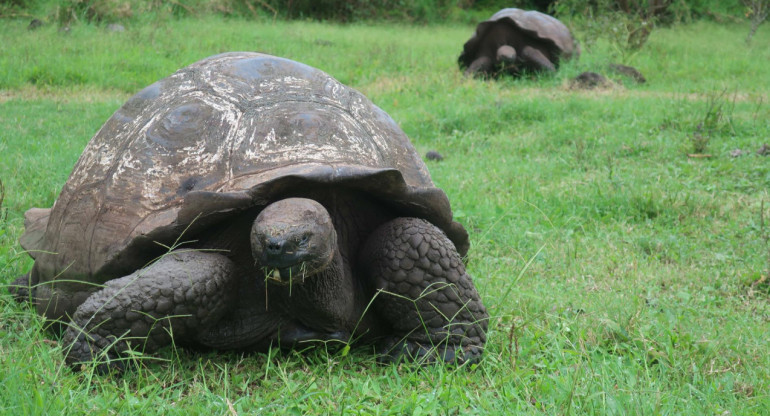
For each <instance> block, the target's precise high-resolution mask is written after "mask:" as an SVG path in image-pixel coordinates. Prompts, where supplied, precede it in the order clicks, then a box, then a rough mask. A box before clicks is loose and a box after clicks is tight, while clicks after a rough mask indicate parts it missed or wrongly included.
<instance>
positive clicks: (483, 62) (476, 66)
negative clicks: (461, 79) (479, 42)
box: [464, 55, 495, 77]
mask: <svg viewBox="0 0 770 416" xmlns="http://www.w3.org/2000/svg"><path fill="white" fill-rule="evenodd" d="M494 64H495V63H494V62H492V59H491V58H490V57H488V56H484V55H482V56H479V57H478V58H476V59H475V60H474V61H473V62H471V64H470V65H468V68H466V69H465V72H464V75H465V76H474V77H475V76H477V75H482V76H485V75H487V74H488V73H489V72H490V71H491V70H492V68H493V67H494Z"/></svg>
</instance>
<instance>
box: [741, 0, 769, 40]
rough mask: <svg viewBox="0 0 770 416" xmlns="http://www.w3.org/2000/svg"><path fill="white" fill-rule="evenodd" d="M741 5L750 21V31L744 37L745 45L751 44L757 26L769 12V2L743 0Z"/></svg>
mask: <svg viewBox="0 0 770 416" xmlns="http://www.w3.org/2000/svg"><path fill="white" fill-rule="evenodd" d="M743 4H744V6H746V15H747V16H748V17H749V19H751V30H749V34H748V36H746V43H751V39H752V38H753V37H754V34H755V33H757V29H759V25H761V24H762V23H763V22H764V21H765V19H767V14H768V12H770V0H743Z"/></svg>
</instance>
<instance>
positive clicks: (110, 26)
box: [107, 23, 126, 32]
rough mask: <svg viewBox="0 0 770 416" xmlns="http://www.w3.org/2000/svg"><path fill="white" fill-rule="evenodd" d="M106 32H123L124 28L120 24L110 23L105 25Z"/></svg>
mask: <svg viewBox="0 0 770 416" xmlns="http://www.w3.org/2000/svg"><path fill="white" fill-rule="evenodd" d="M107 31H108V32H125V31H126V27H125V26H123V25H121V24H120V23H110V24H108V25H107Z"/></svg>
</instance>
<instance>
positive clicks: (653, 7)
mask: <svg viewBox="0 0 770 416" xmlns="http://www.w3.org/2000/svg"><path fill="white" fill-rule="evenodd" d="M671 3H672V0H594V1H590V2H584V1H580V0H559V1H557V2H555V3H554V5H553V7H552V10H553V12H554V14H556V15H558V16H564V15H571V16H573V17H574V23H575V24H576V26H577V27H578V28H579V29H580V31H581V32H582V33H583V35H584V36H583V39H581V40H582V45H583V46H584V47H585V48H586V49H590V48H591V47H592V46H593V45H594V44H595V43H596V41H597V40H598V39H600V38H605V39H606V40H607V41H609V43H610V45H611V46H612V47H613V49H614V52H615V53H616V54H617V55H618V56H619V59H620V60H621V61H624V62H625V61H627V60H628V59H630V57H631V55H633V54H634V53H636V52H637V51H638V50H639V49H641V48H642V46H644V44H645V43H646V42H647V39H649V37H650V34H651V33H652V31H653V30H654V29H655V27H656V25H657V24H658V22H659V21H660V20H661V17H662V16H665V15H666V13H667V10H668V8H669V6H671Z"/></svg>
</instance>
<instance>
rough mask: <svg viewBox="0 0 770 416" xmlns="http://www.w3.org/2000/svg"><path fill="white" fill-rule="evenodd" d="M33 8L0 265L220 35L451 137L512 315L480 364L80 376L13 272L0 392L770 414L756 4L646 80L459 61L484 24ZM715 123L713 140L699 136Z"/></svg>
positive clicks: (367, 362) (476, 261)
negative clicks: (34, 217) (116, 122)
mask: <svg viewBox="0 0 770 416" xmlns="http://www.w3.org/2000/svg"><path fill="white" fill-rule="evenodd" d="M26 23H27V22H25V21H14V20H6V21H3V22H2V24H0V126H2V129H0V180H2V181H3V183H4V184H5V191H6V195H5V200H4V203H3V207H4V208H5V209H6V210H7V211H6V214H7V215H6V219H5V220H4V221H2V222H0V282H2V283H6V282H10V281H11V280H12V279H14V278H15V277H16V276H17V275H19V274H21V273H23V272H24V271H26V270H27V269H28V268H29V267H30V265H31V261H30V260H29V259H28V258H27V257H26V255H25V254H24V253H22V251H21V248H20V247H19V246H18V244H17V243H16V240H17V239H18V237H19V236H20V235H21V233H22V231H23V212H24V211H25V210H26V209H28V208H30V207H33V206H40V207H48V206H50V205H51V204H52V203H53V201H54V200H55V199H56V197H57V195H58V192H59V190H60V189H61V187H62V185H63V184H64V182H65V181H66V179H67V176H68V175H69V172H70V170H71V169H72V166H73V165H74V163H75V161H76V160H77V158H78V156H79V155H80V152H81V151H82V149H83V147H84V146H85V145H86V143H87V141H88V140H89V138H90V137H91V136H92V135H93V134H94V133H95V132H96V130H97V129H98V128H99V127H100V126H101V124H102V123H103V122H104V121H105V120H106V119H107V118H109V116H110V114H111V113H112V112H113V111H114V110H115V109H117V108H118V107H119V106H120V105H121V103H122V102H123V101H125V100H126V99H127V98H128V97H129V96H130V95H131V94H133V93H134V92H136V91H138V90H139V89H140V88H142V87H143V86H145V85H147V84H149V83H151V82H153V81H155V80H157V79H159V78H162V77H164V76H166V75H168V74H170V73H171V72H173V71H174V70H176V69H178V68H179V67H182V66H184V65H187V64H189V63H191V62H194V61H196V60H198V59H201V58H203V57H205V56H208V55H211V54H214V53H219V52H223V51H228V50H257V51H262V52H266V53H271V54H275V55H280V56H285V57H288V58H292V59H295V60H299V61H302V62H304V63H307V64H310V65H313V66H316V67H319V68H321V69H323V70H325V71H327V72H329V73H330V74H332V75H333V76H335V77H337V78H338V79H339V80H340V81H342V82H344V83H346V84H348V85H351V86H353V87H355V88H357V89H359V90H361V91H362V92H364V93H365V94H366V95H367V96H369V97H370V98H371V99H372V100H373V101H374V102H375V103H376V104H378V105H379V106H381V107H382V108H383V109H385V110H386V111H387V112H388V113H389V114H391V116H393V117H394V119H395V120H396V121H397V122H398V123H399V124H400V125H401V126H402V128H403V129H404V130H405V131H406V133H407V134H408V135H409V136H410V137H411V138H412V140H413V142H414V143H415V146H416V147H417V149H418V150H419V151H420V152H421V153H423V154H424V153H425V152H426V151H427V150H438V151H439V152H441V153H442V154H443V155H444V156H445V160H444V161H443V162H440V163H435V162H430V163H429V164H428V166H429V168H430V170H431V174H432V176H433V178H434V180H435V182H436V183H437V185H439V186H440V187H442V188H443V189H444V190H445V191H446V192H447V193H448V195H449V197H450V199H451V201H452V204H453V208H454V210H455V214H456V217H457V218H458V220H460V221H461V222H462V223H463V224H465V225H466V227H467V228H468V230H469V231H470V233H471V239H472V242H473V247H472V249H471V252H470V256H469V270H470V272H471V273H472V274H473V276H474V277H475V282H476V285H477V287H478V288H479V291H480V292H481V295H482V298H483V299H484V301H485V304H486V305H487V307H488V309H489V311H490V313H491V314H492V316H493V317H492V321H491V325H490V331H489V342H488V344H487V350H486V352H485V358H484V360H483V361H482V363H481V364H480V365H479V366H478V367H477V368H475V369H473V370H469V369H460V370H456V369H451V368H444V367H428V368H414V367H410V366H403V365H402V366H397V367H396V366H378V365H376V364H375V362H374V360H373V358H372V356H371V354H369V350H368V349H366V348H362V349H354V350H353V351H352V352H351V353H350V354H348V355H342V354H340V353H334V352H326V351H324V350H316V351H310V352H306V353H295V352H291V353H289V352H286V353H277V352H273V353H271V354H269V355H268V354H252V355H239V354H234V353H225V354H213V353H206V354H203V353H196V352H190V351H184V350H173V349H170V348H169V349H166V350H163V351H162V352H161V353H160V354H158V355H157V357H159V358H160V359H159V360H154V361H148V362H147V367H146V368H141V369H140V370H138V371H135V372H130V373H128V374H127V375H126V376H125V377H123V378H122V379H117V380H115V379H109V378H106V379H105V378H99V377H93V376H92V375H91V374H89V373H87V372H86V373H77V374H75V373H72V372H70V371H69V370H68V369H67V368H66V367H65V366H64V365H63V358H62V354H61V348H62V347H61V346H60V345H58V344H57V341H56V340H51V339H50V335H49V334H47V333H46V332H45V331H43V330H42V326H43V323H42V322H41V320H40V319H39V318H38V317H36V316H35V315H34V314H33V313H31V312H30V311H29V310H28V309H27V308H26V307H24V306H20V305H17V304H15V303H14V302H13V301H12V300H11V298H10V296H8V295H7V294H3V295H0V413H3V414H14V415H15V414H84V413H95V414H113V413H114V414H142V415H145V414H234V413H237V414H287V413H288V414H292V413H293V414H415V415H420V414H426V415H433V414H519V413H522V414H523V413H531V414H540V413H546V414H618V415H620V414H698V415H700V414H726V413H725V412H730V414H736V415H738V414H741V415H743V414H749V415H750V414H756V415H762V414H768V413H770V382H769V381H768V380H770V354H768V353H767V351H768V345H770V335H769V334H770V286H768V283H767V280H762V279H763V278H766V276H767V274H768V267H769V266H770V247H769V246H768V242H767V237H768V235H770V229H769V228H770V226H768V224H767V223H768V222H770V198H769V197H770V195H768V189H770V159H768V157H767V156H760V155H758V154H756V150H758V149H759V148H760V147H761V145H762V144H765V143H768V144H770V123H768V122H767V120H768V119H770V103H769V100H768V98H769V97H768V93H769V92H770V66H768V65H767V62H768V59H770V35H769V33H768V31H767V30H765V29H766V28H760V30H759V32H758V33H757V36H756V37H755V39H754V41H753V43H752V44H751V45H750V46H747V45H746V44H745V43H744V42H743V39H744V38H745V35H746V33H747V31H748V25H728V26H724V25H722V26H720V25H716V24H707V23H697V24H694V25H691V26H682V27H674V28H670V29H661V30H658V31H656V32H654V33H653V34H652V37H651V38H650V40H649V42H648V44H646V45H645V47H644V48H643V49H642V50H641V51H640V52H639V53H637V54H635V55H634V56H633V57H632V58H631V60H630V61H629V62H626V63H628V64H631V65H634V66H636V67H637V68H638V69H639V70H641V71H642V73H643V74H644V75H645V76H646V77H647V79H648V83H647V84H644V85H635V84H632V83H630V82H628V80H625V81H624V80H619V85H618V86H617V87H616V88H613V89H610V90H602V91H576V90H570V89H569V88H568V79H569V78H571V77H574V76H575V75H577V74H578V73H580V72H582V71H585V70H593V71H598V72H604V73H606V65H607V63H608V62H610V61H611V60H612V59H613V58H612V56H611V54H610V52H609V51H610V50H611V49H610V48H609V46H608V45H606V44H602V43H600V44H598V45H597V46H596V47H594V48H592V49H591V50H587V51H584V54H583V56H582V57H581V59H580V61H578V62H573V63H569V64H567V65H565V66H564V67H563V68H562V69H561V71H560V72H559V73H558V74H557V75H555V76H553V77H546V78H541V79H539V80H534V79H522V80H501V81H499V82H484V81H480V80H473V79H466V78H463V77H462V76H461V74H460V73H459V71H458V70H457V68H456V58H457V55H458V54H459V52H460V49H461V45H462V43H463V42H464V41H465V40H466V38H467V36H469V34H470V33H471V31H472V27H471V26H452V27H450V26H431V27H409V26H399V25H374V26H373V27H366V26H363V25H347V26H342V25H331V24H319V23H309V22H289V23H286V22H275V23H273V22H261V23H260V22H247V21H244V20H238V19H232V20H225V19H220V18H205V19H200V20H179V21H178V20H149V19H148V20H146V21H141V19H140V20H138V21H136V22H134V23H133V24H132V25H131V26H129V27H128V31H127V32H125V33H107V32H106V31H105V30H104V29H103V28H102V27H98V26H89V25H77V26H74V27H73V28H72V31H71V32H70V33H69V34H61V33H59V32H57V30H56V28H55V27H53V26H48V27H43V28H41V29H40V30H38V31H35V32H28V31H26V30H25V25H26ZM608 75H609V74H608ZM715 104H716V105H715ZM715 108H718V109H720V110H719V111H716V110H715ZM717 113H718V114H717ZM699 124H702V125H703V126H702V127H701V129H700V130H699V131H700V132H701V133H702V134H704V135H706V137H707V139H708V140H707V141H706V143H705V148H704V149H703V151H702V153H707V154H709V155H710V157H705V158H695V157H688V154H692V153H695V152H694V150H693V142H692V137H693V134H694V133H695V132H696V130H697V129H698V125H699ZM735 149H742V150H743V151H744V152H745V154H743V155H742V156H739V157H731V155H730V153H731V152H732V151H733V150H735ZM762 207H764V213H762Z"/></svg>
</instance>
